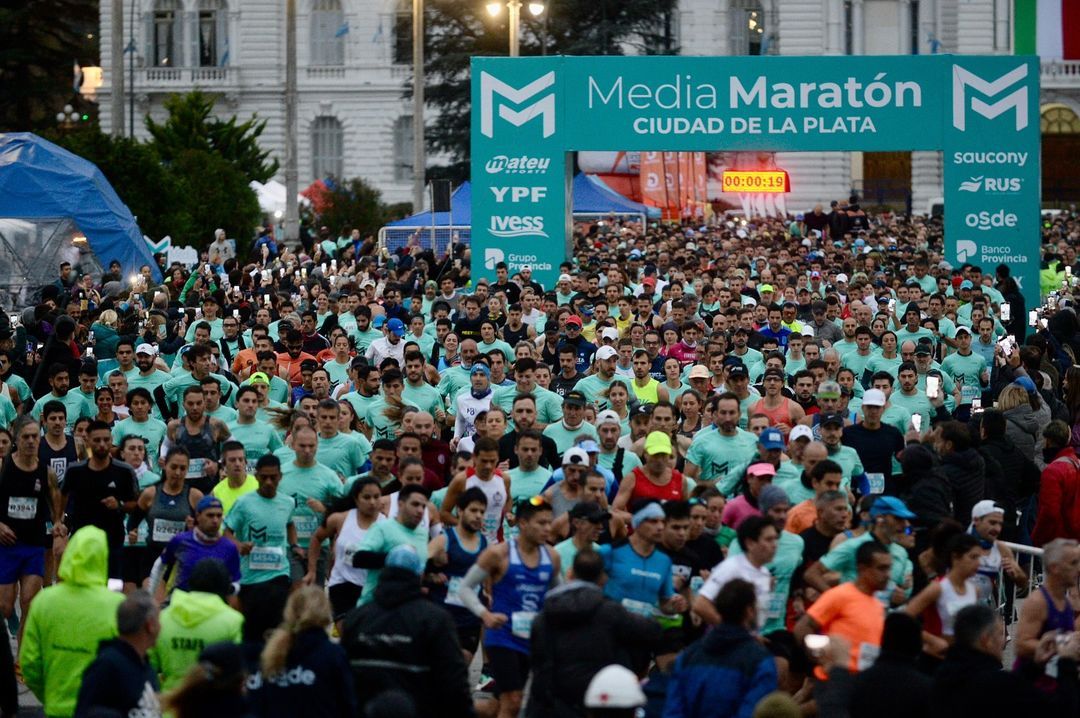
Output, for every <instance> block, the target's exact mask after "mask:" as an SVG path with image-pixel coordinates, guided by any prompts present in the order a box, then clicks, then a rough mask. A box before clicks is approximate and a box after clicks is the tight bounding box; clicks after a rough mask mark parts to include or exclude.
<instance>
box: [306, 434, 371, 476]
mask: <svg viewBox="0 0 1080 718" xmlns="http://www.w3.org/2000/svg"><path fill="white" fill-rule="evenodd" d="M370 453H371V442H370V441H368V438H367V437H366V436H364V435H363V434H361V433H359V432H353V433H351V434H342V433H337V434H335V435H334V437H333V438H331V439H327V438H325V437H323V436H322V435H321V434H320V435H319V448H318V451H317V453H316V454H315V459H316V460H317V461H318V462H319V463H320V464H322V465H323V466H326V467H328V468H330V469H331V470H333V471H336V472H337V473H338V474H339V475H341V476H353V475H355V474H358V473H360V468H361V467H362V466H363V465H364V463H365V462H367V458H368V454H370Z"/></svg>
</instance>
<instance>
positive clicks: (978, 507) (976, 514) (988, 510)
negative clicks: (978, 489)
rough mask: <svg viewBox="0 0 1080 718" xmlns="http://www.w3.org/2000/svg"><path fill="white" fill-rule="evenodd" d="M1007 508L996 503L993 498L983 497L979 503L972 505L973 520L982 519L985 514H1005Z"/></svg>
mask: <svg viewBox="0 0 1080 718" xmlns="http://www.w3.org/2000/svg"><path fill="white" fill-rule="evenodd" d="M1004 513H1005V509H1003V508H1001V507H1000V506H998V505H996V504H995V503H994V501H993V499H983V500H982V501H980V502H979V503H977V504H975V505H974V506H972V507H971V520H972V521H975V520H976V519H981V518H982V517H983V516H989V515H990V514H1004Z"/></svg>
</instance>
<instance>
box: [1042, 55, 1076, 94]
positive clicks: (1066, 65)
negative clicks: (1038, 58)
mask: <svg viewBox="0 0 1080 718" xmlns="http://www.w3.org/2000/svg"><path fill="white" fill-rule="evenodd" d="M1040 79H1041V81H1042V86H1043V87H1050V88H1058V87H1080V60H1043V62H1042V72H1041V74H1040Z"/></svg>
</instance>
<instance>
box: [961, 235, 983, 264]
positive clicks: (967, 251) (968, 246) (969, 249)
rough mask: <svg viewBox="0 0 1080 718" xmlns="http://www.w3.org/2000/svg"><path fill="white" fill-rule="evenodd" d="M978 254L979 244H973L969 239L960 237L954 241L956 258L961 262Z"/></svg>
mask: <svg viewBox="0 0 1080 718" xmlns="http://www.w3.org/2000/svg"><path fill="white" fill-rule="evenodd" d="M978 255H979V245H977V244H975V243H974V242H972V241H971V240H970V239H961V240H960V241H959V242H957V243H956V258H957V259H959V260H960V261H961V262H966V261H968V260H969V259H972V258H974V257H977V256H978Z"/></svg>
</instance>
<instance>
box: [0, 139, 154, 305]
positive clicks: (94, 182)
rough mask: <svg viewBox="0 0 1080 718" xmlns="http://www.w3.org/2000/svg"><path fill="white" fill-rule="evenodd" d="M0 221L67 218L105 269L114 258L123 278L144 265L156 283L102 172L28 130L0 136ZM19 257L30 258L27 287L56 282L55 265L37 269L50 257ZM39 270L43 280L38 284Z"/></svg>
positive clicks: (138, 235)
mask: <svg viewBox="0 0 1080 718" xmlns="http://www.w3.org/2000/svg"><path fill="white" fill-rule="evenodd" d="M0 218H8V219H21V220H31V221H33V220H51V221H56V220H63V219H70V220H71V221H73V222H74V223H75V225H76V226H77V227H78V228H79V231H81V232H82V233H83V234H84V235H85V236H86V239H87V242H89V244H90V248H91V249H92V250H93V251H94V254H95V255H96V256H97V258H98V261H99V262H101V264H102V265H103V266H107V265H108V264H109V263H110V262H112V260H114V259H115V260H117V261H119V262H120V266H121V267H122V268H123V271H124V274H125V275H126V274H132V273H134V272H137V271H138V270H139V267H141V266H142V265H144V264H148V265H150V268H151V269H152V270H153V271H154V273H155V276H157V277H158V278H159V279H160V272H158V268H157V264H156V263H155V262H154V259H153V256H152V255H151V253H150V249H149V248H148V247H147V246H146V242H145V241H144V240H143V236H142V232H140V231H139V227H138V225H137V224H136V223H135V218H134V217H133V216H132V215H131V211H130V210H128V208H127V206H126V205H125V204H124V203H123V202H122V201H120V198H119V197H118V196H117V195H116V192H115V191H114V190H113V188H112V185H110V184H109V181H108V180H106V179H105V175H103V174H102V173H101V170H99V169H98V168H97V167H96V166H95V165H94V164H93V163H91V162H88V161H87V160H84V159H83V158H81V157H79V156H77V155H74V154H72V153H71V152H68V151H67V150H65V149H63V148H62V147H58V146H57V145H54V144H53V143H51V142H47V141H46V140H43V139H41V138H40V137H38V136H37V135H34V134H31V133H29V132H11V133H6V134H0ZM65 240H66V238H65ZM42 249H45V248H42ZM16 259H17V260H18V258H16ZM21 259H22V261H23V262H26V260H32V262H26V266H25V269H26V272H27V273H26V274H25V275H24V277H25V279H24V281H26V282H28V283H29V284H42V283H48V282H51V281H53V280H54V279H55V276H56V265H55V264H51V263H50V264H48V265H47V266H43V267H38V266H37V265H39V264H42V262H40V261H39V260H40V259H46V260H47V259H48V257H41V256H25V254H24V255H23V257H22V258H21ZM38 269H40V270H41V271H42V272H44V274H45V278H47V280H48V281H47V282H42V281H41V278H40V277H39V276H38V275H39V274H40V273H41V272H39V271H37V270H38Z"/></svg>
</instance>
